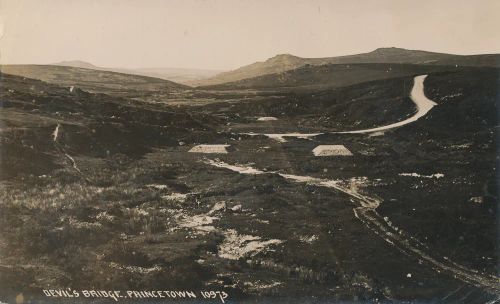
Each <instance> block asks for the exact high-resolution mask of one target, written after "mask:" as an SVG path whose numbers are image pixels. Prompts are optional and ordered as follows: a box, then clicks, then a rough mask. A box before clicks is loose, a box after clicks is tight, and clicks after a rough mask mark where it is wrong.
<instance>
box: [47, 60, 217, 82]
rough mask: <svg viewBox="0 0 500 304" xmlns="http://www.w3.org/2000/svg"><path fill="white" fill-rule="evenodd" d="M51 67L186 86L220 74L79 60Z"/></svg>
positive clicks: (62, 62)
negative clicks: (114, 65)
mask: <svg viewBox="0 0 500 304" xmlns="http://www.w3.org/2000/svg"><path fill="white" fill-rule="evenodd" d="M52 65H56V66H66V67H74V68H83V69H91V70H98V71H108V72H116V73H124V74H131V75H139V76H147V77H154V78H160V79H164V80H170V81H173V82H177V83H180V84H187V85H189V84H190V83H191V82H194V81H199V80H202V79H205V78H209V77H213V76H215V75H217V74H218V73H220V72H221V71H219V70H209V69H184V68H136V69H126V68H107V67H100V66H96V65H94V64H92V63H89V62H86V61H81V60H68V61H61V62H57V63H53V64H52Z"/></svg>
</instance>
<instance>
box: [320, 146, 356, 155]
mask: <svg viewBox="0 0 500 304" xmlns="http://www.w3.org/2000/svg"><path fill="white" fill-rule="evenodd" d="M312 152H313V153H314V156H352V153H351V151H349V150H348V149H347V148H346V147H345V146H343V145H319V146H317V147H316V148H314V149H313V150H312Z"/></svg>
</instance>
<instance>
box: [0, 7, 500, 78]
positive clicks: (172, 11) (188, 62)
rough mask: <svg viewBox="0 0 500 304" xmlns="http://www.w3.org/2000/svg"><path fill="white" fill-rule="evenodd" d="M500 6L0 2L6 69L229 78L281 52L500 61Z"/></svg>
mask: <svg viewBox="0 0 500 304" xmlns="http://www.w3.org/2000/svg"><path fill="white" fill-rule="evenodd" d="M499 28H500V0H474V1H472V0H418V1H416V0H413V1H409V0H362V1H361V0H329V1H327V0H303V1H294V0H261V1H259V0H253V1H251V0H246V1H243V0H44V1H39V0H0V37H1V38H0V62H1V63H3V64H8V63H37V64H48V63H55V62H60V61H63V60H83V61H88V62H91V63H93V64H95V65H98V66H104V67H121V68H139V67H141V68H142V67H175V68H200V69H218V70H229V69H234V68H237V67H240V66H243V65H247V64H250V63H252V62H256V61H263V60H266V59H267V58H270V57H272V56H275V55H276V54H283V53H290V54H293V55H296V56H301V57H332V56H339V55H348V54H356V53H363V52H369V51H372V50H374V49H376V48H378V47H392V46H394V47H402V48H408V49H420V50H428V51H436V52H445V53H455V54H480V53H500V31H499V30H498V29H499Z"/></svg>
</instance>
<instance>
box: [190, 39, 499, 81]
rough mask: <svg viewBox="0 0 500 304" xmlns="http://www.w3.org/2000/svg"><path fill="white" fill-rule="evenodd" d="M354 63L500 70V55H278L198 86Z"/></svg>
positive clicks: (390, 51) (386, 51)
mask: <svg viewBox="0 0 500 304" xmlns="http://www.w3.org/2000/svg"><path fill="white" fill-rule="evenodd" d="M356 63H399V64H431V65H460V66H484V67H498V66H500V54H489V55H453V54H445V53H435V52H427V51H420V50H407V49H402V48H394V47H393V48H378V49H376V50H374V51H372V52H369V53H362V54H356V55H348V56H339V57H326V58H302V57H297V56H293V55H290V54H281V55H277V56H275V57H272V58H270V59H268V60H266V61H264V62H256V63H253V64H250V65H247V66H243V67H241V68H238V69H236V70H233V71H229V72H224V73H221V74H219V75H217V76H215V77H212V78H209V79H205V80H202V81H200V82H198V83H197V84H198V85H200V86H207V85H215V84H221V83H226V82H234V81H238V80H242V79H246V78H253V77H258V76H262V75H267V74H274V73H281V72H285V71H289V70H293V69H296V68H299V67H301V66H305V65H308V64H309V65H325V64H356Z"/></svg>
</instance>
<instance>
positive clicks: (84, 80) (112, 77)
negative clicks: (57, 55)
mask: <svg viewBox="0 0 500 304" xmlns="http://www.w3.org/2000/svg"><path fill="white" fill-rule="evenodd" d="M0 70H1V71H2V73H5V74H10V75H16V76H22V77H27V78H33V79H38V80H42V81H45V82H48V83H52V84H56V85H59V86H63V87H64V86H66V87H72V86H74V87H76V88H79V89H83V90H85V91H88V92H93V93H105V94H112V95H115V96H128V97H134V96H142V95H144V94H146V95H147V94H152V93H174V92H178V91H182V90H185V89H186V88H188V87H187V86H185V85H182V84H178V83H175V82H172V81H168V80H164V79H159V78H153V77H146V76H138V75H130V74H124V73H117V72H109V71H101V70H93V69H87V68H78V67H68V66H56V65H3V66H1V68H0Z"/></svg>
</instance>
